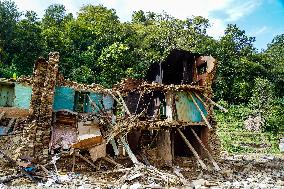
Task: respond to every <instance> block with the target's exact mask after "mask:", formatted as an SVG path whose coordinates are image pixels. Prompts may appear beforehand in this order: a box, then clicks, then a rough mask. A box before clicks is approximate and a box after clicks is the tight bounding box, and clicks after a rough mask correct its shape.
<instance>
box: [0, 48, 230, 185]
mask: <svg viewBox="0 0 284 189" xmlns="http://www.w3.org/2000/svg"><path fill="white" fill-rule="evenodd" d="M179 53H184V56H183V57H182V59H183V63H182V64H185V63H184V62H186V64H188V65H187V67H188V70H185V69H181V70H177V73H175V76H173V75H171V74H172V73H171V72H172V71H171V70H169V69H173V70H175V69H177V68H176V67H175V65H174V64H172V63H171V62H170V61H168V60H165V62H164V63H163V64H160V65H159V66H160V68H159V69H156V68H155V67H153V68H151V69H150V70H149V73H148V74H147V76H146V77H145V78H144V79H143V80H135V79H125V80H123V81H121V83H119V84H117V85H115V86H114V87H113V88H111V89H105V88H103V87H102V86H99V85H96V84H92V85H85V84H78V83H76V82H72V81H69V80H65V79H64V77H63V76H62V75H61V74H60V73H59V70H58V64H59V54H58V53H56V52H55V53H51V54H50V55H49V59H48V60H47V61H46V60H45V59H43V58H40V59H39V60H38V61H37V62H36V65H35V68H34V74H33V77H32V78H27V77H24V78H19V79H18V81H16V84H15V85H17V84H18V83H19V85H25V87H27V88H28V87H30V88H31V91H32V93H31V94H30V95H31V100H30V104H29V109H28V113H29V116H28V117H27V121H26V123H27V124H26V126H25V127H22V128H20V129H21V130H18V129H16V131H15V132H17V130H18V132H22V133H23V136H22V139H20V142H21V143H20V145H19V146H18V147H15V146H14V147H15V150H10V151H9V150H8V152H9V153H11V154H12V153H13V151H16V152H17V154H15V155H14V154H13V157H14V158H18V157H19V156H20V155H29V156H31V157H35V158H36V159H38V161H39V162H40V163H42V164H44V163H46V162H48V161H49V160H50V159H51V157H57V156H56V155H59V156H58V157H60V158H59V159H58V160H55V159H56V158H55V159H54V158H53V160H52V165H53V168H50V169H53V170H54V171H50V170H48V169H47V168H46V166H43V165H42V164H40V166H39V167H41V168H42V170H43V171H44V173H45V175H46V176H48V175H55V176H56V177H59V176H58V175H59V169H61V168H60V167H64V164H61V163H60V161H63V160H64V159H66V161H68V163H67V164H68V165H66V164H65V166H66V167H70V169H69V170H70V171H71V172H74V171H75V170H78V168H77V167H76V166H77V165H78V164H79V163H78V162H80V160H82V161H83V162H85V163H86V164H87V166H88V167H87V168H90V170H91V171H98V170H101V167H102V163H104V164H108V163H109V164H111V165H112V166H113V165H114V166H116V167H119V168H121V167H123V163H121V159H123V158H127V157H128V158H129V160H130V161H131V163H130V165H134V166H133V168H131V169H126V168H125V170H126V172H127V173H126V174H125V175H124V176H123V178H122V180H120V181H119V184H122V183H123V182H125V181H126V180H129V175H132V176H133V179H134V178H138V177H141V176H142V175H147V174H150V175H151V177H154V176H153V174H156V173H157V174H159V176H160V177H161V178H162V179H161V178H159V179H160V180H163V182H166V180H167V179H169V178H170V177H171V178H175V180H177V177H179V179H178V180H179V182H180V183H183V184H185V183H186V181H185V179H184V178H183V177H182V174H181V173H180V172H178V171H175V172H176V173H173V174H174V175H175V176H173V175H169V174H165V173H161V172H159V171H158V170H157V168H155V167H153V166H156V167H171V168H173V166H174V161H175V157H178V156H185V157H194V158H196V159H197V161H198V162H199V164H200V165H201V168H202V169H204V170H207V169H208V168H207V166H206V165H205V163H204V161H203V160H202V159H203V158H204V156H203V153H204V152H206V154H207V157H209V159H210V161H211V162H212V164H213V166H214V168H215V169H216V170H218V171H219V170H220V167H219V166H218V165H217V162H216V161H215V160H214V159H213V158H215V157H216V156H217V155H218V152H216V151H212V150H211V149H210V143H212V141H213V140H215V138H214V134H215V133H214V130H215V127H216V125H214V118H213V115H212V109H213V106H216V107H218V108H220V109H222V110H224V111H226V109H225V108H223V107H222V106H220V105H218V104H217V103H215V102H214V101H213V100H211V97H212V89H211V84H212V80H213V78H214V74H215V66H216V62H215V59H213V60H212V61H211V62H210V61H207V59H206V58H205V56H201V55H198V54H192V53H189V52H173V53H172V54H170V55H169V56H173V57H175V56H179ZM185 55H186V56H185ZM181 62H182V61H181ZM197 62H198V64H197ZM176 64H180V61H178V62H176ZM196 65H202V66H203V67H204V66H205V68H206V69H205V70H206V71H205V73H200V72H199V67H198V66H196ZM209 65H210V66H209ZM212 65H213V66H212ZM212 68H214V69H212ZM161 70H163V72H161ZM21 87H22V86H21ZM6 114H7V113H6V112H1V115H0V117H1V119H4V117H5V115H6ZM15 120H17V121H15ZM14 122H18V119H17V118H11V119H10V120H9V121H8V124H7V128H10V127H12V125H13V124H14ZM14 130H15V128H14ZM18 132H17V133H18ZM10 136H12V135H10ZM187 148H189V150H187ZM6 152H7V150H6ZM151 153H152V155H149V154H151ZM211 153H212V155H211ZM61 154H63V155H62V156H61ZM64 154H65V155H64ZM214 154H215V155H214ZM68 157H69V160H68ZM64 161H65V160H64ZM144 163H145V164H146V165H145V164H144ZM69 165H70V166H69ZM58 167H59V168H58ZM66 169H67V168H66ZM145 170H147V171H148V172H147V173H146V172H145ZM114 171H115V170H114ZM135 171H136V172H140V173H139V175H135V174H134V172H135ZM134 175H135V176H134ZM165 175H166V176H165ZM166 177H167V178H166ZM133 179H131V180H133ZM155 179H156V178H154V180H155ZM159 179H157V180H159Z"/></svg>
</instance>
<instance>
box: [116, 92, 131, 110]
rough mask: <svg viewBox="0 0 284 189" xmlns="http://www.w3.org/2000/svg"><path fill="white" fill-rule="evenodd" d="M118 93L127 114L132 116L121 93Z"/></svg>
mask: <svg viewBox="0 0 284 189" xmlns="http://www.w3.org/2000/svg"><path fill="white" fill-rule="evenodd" d="M116 93H117V94H118V96H119V98H120V100H121V102H122V105H123V107H124V109H125V111H126V113H127V114H128V115H131V113H130V111H129V109H128V107H127V106H126V104H125V102H124V100H123V98H122V96H121V94H120V92H119V91H116Z"/></svg>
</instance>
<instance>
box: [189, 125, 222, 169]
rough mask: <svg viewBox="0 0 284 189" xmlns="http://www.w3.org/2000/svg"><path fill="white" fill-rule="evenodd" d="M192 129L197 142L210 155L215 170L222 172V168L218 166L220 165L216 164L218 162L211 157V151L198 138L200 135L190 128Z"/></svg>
mask: <svg viewBox="0 0 284 189" xmlns="http://www.w3.org/2000/svg"><path fill="white" fill-rule="evenodd" d="M190 129H191V131H192V133H193V135H194V136H195V138H196V139H197V141H198V142H199V144H200V145H201V146H202V148H203V149H204V151H205V152H206V153H207V155H208V157H209V159H210V160H211V162H212V164H213V165H214V167H215V169H216V170H217V171H220V170H221V169H220V167H219V166H218V164H217V163H216V161H215V160H214V159H213V157H212V156H211V154H210V152H209V150H208V149H207V148H206V147H205V145H204V144H203V143H202V141H201V139H200V138H199V137H198V135H197V134H196V132H195V131H194V129H192V128H191V127H190Z"/></svg>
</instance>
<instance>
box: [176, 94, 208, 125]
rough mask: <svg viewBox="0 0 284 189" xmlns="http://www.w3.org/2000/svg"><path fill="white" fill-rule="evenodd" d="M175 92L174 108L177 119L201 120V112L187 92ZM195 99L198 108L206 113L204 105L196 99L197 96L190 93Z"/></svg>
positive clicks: (187, 120) (186, 120) (185, 120)
mask: <svg viewBox="0 0 284 189" xmlns="http://www.w3.org/2000/svg"><path fill="white" fill-rule="evenodd" d="M175 94H176V109H177V116H178V120H179V121H184V122H201V121H202V117H201V113H200V112H199V111H198V109H197V107H196V106H195V105H194V103H193V101H192V99H191V98H190V96H189V95H188V93H187V92H178V93H175ZM192 96H193V97H194V99H195V101H196V102H197V104H198V105H199V107H200V109H201V110H202V112H203V113H204V115H205V116H206V115H207V114H208V113H207V111H206V109H205V107H204V105H203V104H202V103H201V102H200V101H199V100H198V98H197V97H196V96H195V95H194V94H192Z"/></svg>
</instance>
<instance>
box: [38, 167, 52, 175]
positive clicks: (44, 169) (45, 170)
mask: <svg viewBox="0 0 284 189" xmlns="http://www.w3.org/2000/svg"><path fill="white" fill-rule="evenodd" d="M39 166H40V168H41V169H42V170H43V171H44V173H45V174H46V176H49V175H50V172H49V171H48V170H47V169H46V168H45V167H44V166H43V165H39Z"/></svg>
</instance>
